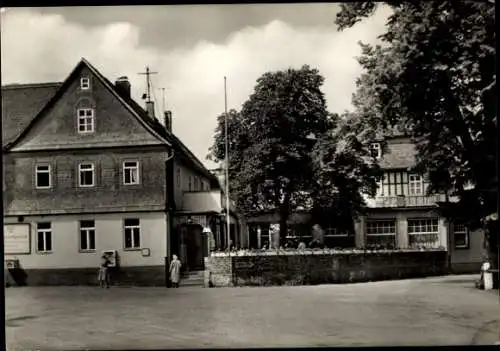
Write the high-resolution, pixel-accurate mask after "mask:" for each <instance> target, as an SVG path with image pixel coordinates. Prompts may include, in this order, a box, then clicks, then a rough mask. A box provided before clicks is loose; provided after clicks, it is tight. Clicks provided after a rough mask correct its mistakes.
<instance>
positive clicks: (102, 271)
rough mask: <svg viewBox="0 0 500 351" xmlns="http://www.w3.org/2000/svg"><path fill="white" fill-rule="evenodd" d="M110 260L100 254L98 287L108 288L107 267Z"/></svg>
mask: <svg viewBox="0 0 500 351" xmlns="http://www.w3.org/2000/svg"><path fill="white" fill-rule="evenodd" d="M109 264H110V261H109V258H108V256H107V255H102V257H101V264H100V266H99V275H98V277H97V280H98V281H99V287H100V288H104V287H106V288H107V289H109V272H108V267H109Z"/></svg>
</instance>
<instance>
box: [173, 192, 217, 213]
mask: <svg viewBox="0 0 500 351" xmlns="http://www.w3.org/2000/svg"><path fill="white" fill-rule="evenodd" d="M220 194H221V193H220V191H203V192H201V191H200V192H189V193H184V196H183V199H182V209H181V210H180V211H179V212H180V213H186V214H188V213H210V212H212V213H214V212H215V213H220V212H221V211H222V203H221V195H220Z"/></svg>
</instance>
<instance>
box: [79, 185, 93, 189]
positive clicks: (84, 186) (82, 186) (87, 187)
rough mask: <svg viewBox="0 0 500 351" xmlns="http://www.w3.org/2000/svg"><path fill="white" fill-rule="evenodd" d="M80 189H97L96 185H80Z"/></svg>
mask: <svg viewBox="0 0 500 351" xmlns="http://www.w3.org/2000/svg"><path fill="white" fill-rule="evenodd" d="M78 187H79V188H83V189H91V188H95V185H78Z"/></svg>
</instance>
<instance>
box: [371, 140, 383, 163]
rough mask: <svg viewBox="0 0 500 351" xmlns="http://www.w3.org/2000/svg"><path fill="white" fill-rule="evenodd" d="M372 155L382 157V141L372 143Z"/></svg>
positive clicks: (377, 157)
mask: <svg viewBox="0 0 500 351" xmlns="http://www.w3.org/2000/svg"><path fill="white" fill-rule="evenodd" d="M370 155H371V157H373V158H376V159H379V158H380V157H382V147H381V146H380V143H372V144H371V145H370Z"/></svg>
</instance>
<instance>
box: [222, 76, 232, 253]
mask: <svg viewBox="0 0 500 351" xmlns="http://www.w3.org/2000/svg"><path fill="white" fill-rule="evenodd" d="M224 111H225V113H224V116H225V118H224V124H225V128H224V129H225V149H226V226H227V227H226V231H227V248H228V249H229V250H231V246H230V245H231V226H230V222H229V218H230V217H229V141H228V135H227V87H226V77H225V76H224Z"/></svg>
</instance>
